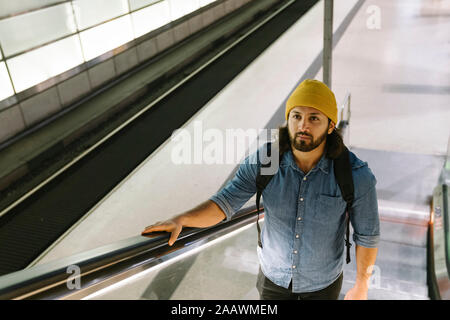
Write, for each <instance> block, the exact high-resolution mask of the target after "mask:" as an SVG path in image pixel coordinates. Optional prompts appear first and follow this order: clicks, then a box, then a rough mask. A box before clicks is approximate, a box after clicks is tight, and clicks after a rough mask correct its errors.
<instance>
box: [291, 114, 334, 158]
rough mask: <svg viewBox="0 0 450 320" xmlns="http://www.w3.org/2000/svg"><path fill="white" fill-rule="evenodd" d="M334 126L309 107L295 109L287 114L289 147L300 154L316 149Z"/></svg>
mask: <svg viewBox="0 0 450 320" xmlns="http://www.w3.org/2000/svg"><path fill="white" fill-rule="evenodd" d="M333 128H334V125H333V123H332V122H330V125H328V117H327V116H326V115H324V114H323V113H322V112H320V111H319V110H317V109H314V108H311V107H295V108H293V109H292V110H291V112H290V113H289V118H288V131H289V137H290V139H291V145H292V146H293V147H294V148H295V149H297V150H299V151H302V152H308V151H311V150H314V149H315V148H317V147H318V146H319V145H320V144H321V143H324V141H325V140H326V138H327V135H328V134H329V133H331V132H332V131H333Z"/></svg>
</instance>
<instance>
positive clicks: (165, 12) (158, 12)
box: [131, 1, 170, 38]
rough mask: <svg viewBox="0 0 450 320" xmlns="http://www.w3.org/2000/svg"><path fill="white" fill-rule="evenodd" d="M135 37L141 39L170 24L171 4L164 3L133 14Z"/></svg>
mask: <svg viewBox="0 0 450 320" xmlns="http://www.w3.org/2000/svg"><path fill="white" fill-rule="evenodd" d="M131 17H132V20H133V27H134V35H135V37H136V38H137V37H140V36H142V35H143V34H146V33H148V32H150V31H152V30H155V29H158V28H159V27H161V26H163V25H165V24H168V23H169V22H170V11H169V3H168V2H167V1H162V2H160V3H157V4H155V5H152V6H150V7H147V8H144V9H141V10H138V11H136V12H133V13H132V14H131Z"/></svg>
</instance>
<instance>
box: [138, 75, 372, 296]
mask: <svg viewBox="0 0 450 320" xmlns="http://www.w3.org/2000/svg"><path fill="white" fill-rule="evenodd" d="M285 115H286V120H287V125H286V126H283V127H281V128H280V136H279V144H280V145H279V147H280V152H281V153H282V158H281V161H280V165H279V168H278V171H277V172H276V174H275V176H274V177H273V178H272V179H271V180H270V182H269V184H268V185H267V186H266V188H265V189H264V191H263V194H262V196H263V199H264V210H265V219H264V220H265V221H264V227H263V230H262V234H261V237H262V238H261V239H262V244H263V245H262V248H261V247H258V257H259V261H260V273H259V275H258V281H257V288H258V291H259V294H260V297H261V299H337V298H338V296H339V293H340V290H341V286H342V278H343V275H342V268H343V252H344V233H345V207H346V202H345V201H344V199H342V196H341V192H340V189H339V186H338V184H337V181H336V178H335V176H334V171H333V160H332V159H334V158H336V157H337V156H338V155H339V154H340V152H341V151H342V148H343V142H342V138H341V137H340V135H339V133H338V132H337V131H336V127H335V125H336V123H337V104H336V99H335V96H334V94H333V92H332V91H331V90H330V89H329V88H328V87H327V86H326V85H325V84H323V83H322V82H320V81H317V80H309V79H307V80H305V81H303V82H302V83H301V84H300V85H299V86H298V87H297V88H296V89H295V91H294V92H293V93H292V94H291V96H290V97H289V99H288V101H287V102H286V112H285ZM350 163H351V168H352V175H353V182H354V189H355V191H354V201H353V205H352V209H351V212H350V220H351V223H352V226H353V229H354V232H353V240H354V241H355V243H356V264H357V276H356V280H355V285H354V287H353V288H352V289H350V290H349V291H348V292H347V294H346V296H345V298H346V299H367V290H368V280H369V277H370V273H369V272H368V270H370V267H371V266H373V265H374V263H375V259H376V254H377V244H378V241H379V218H378V207H377V196H376V190H375V184H376V178H375V177H374V175H373V174H372V172H371V170H370V169H369V167H368V166H367V163H366V162H363V161H361V160H360V159H358V158H357V157H356V156H355V155H354V154H353V153H352V152H350ZM256 175H257V164H256V153H254V154H252V155H250V156H249V157H247V158H246V159H245V161H244V163H243V164H241V165H240V167H239V170H238V171H237V173H236V175H235V176H234V178H233V179H232V180H231V181H230V182H229V183H228V184H227V185H226V186H225V187H224V188H223V189H222V190H220V191H219V192H217V193H216V194H215V195H213V196H212V197H211V198H210V199H209V200H208V201H206V202H204V203H203V204H201V205H199V206H198V207H196V208H194V209H192V210H190V211H187V212H185V213H182V214H180V215H178V216H176V217H174V218H172V219H171V220H168V221H165V222H159V223H157V224H155V225H153V226H149V227H147V228H146V229H145V230H144V231H143V232H142V233H143V234H145V233H148V232H153V231H167V232H171V233H172V234H171V237H170V240H169V244H170V245H172V244H173V243H174V242H175V240H176V238H177V237H178V235H179V234H180V232H181V230H182V228H183V227H208V226H212V225H215V224H217V223H219V222H220V221H222V220H223V219H227V220H228V219H230V218H231V217H232V215H233V214H234V213H235V212H236V211H238V210H239V209H240V208H241V207H242V205H244V204H245V203H246V202H247V201H248V199H250V198H251V197H252V196H253V195H254V194H255V192H256V185H255V180H256Z"/></svg>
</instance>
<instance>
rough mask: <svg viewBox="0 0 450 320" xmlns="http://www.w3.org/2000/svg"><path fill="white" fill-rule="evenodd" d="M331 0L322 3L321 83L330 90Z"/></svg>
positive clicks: (331, 51)
mask: <svg viewBox="0 0 450 320" xmlns="http://www.w3.org/2000/svg"><path fill="white" fill-rule="evenodd" d="M333 7H334V2H333V0H325V1H324V15H323V16H324V22H323V82H324V83H325V84H326V85H327V86H328V87H329V88H330V89H331V80H332V77H331V75H332V61H333V59H332V58H333Z"/></svg>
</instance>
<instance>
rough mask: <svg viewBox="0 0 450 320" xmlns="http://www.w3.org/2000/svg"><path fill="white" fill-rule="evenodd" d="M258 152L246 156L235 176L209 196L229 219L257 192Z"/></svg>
mask: <svg viewBox="0 0 450 320" xmlns="http://www.w3.org/2000/svg"><path fill="white" fill-rule="evenodd" d="M256 175H257V164H256V153H254V154H251V155H249V156H248V157H246V158H245V160H244V162H243V163H241V164H240V165H239V168H238V170H237V172H236V174H235V176H234V177H233V178H232V179H231V180H230V181H228V183H227V184H226V185H225V187H223V188H222V189H221V190H219V191H218V192H217V193H216V194H214V195H213V196H212V197H210V198H209V200H211V201H214V202H215V203H216V204H217V205H218V206H219V207H220V208H221V209H222V211H223V212H224V213H225V214H226V216H227V219H226V220H227V221H228V220H230V219H231V217H232V216H233V215H234V214H235V213H236V212H237V211H238V210H239V209H240V208H241V207H242V206H243V205H244V204H245V203H246V202H247V201H248V200H249V199H250V198H251V197H252V196H253V195H254V194H255V193H256Z"/></svg>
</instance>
